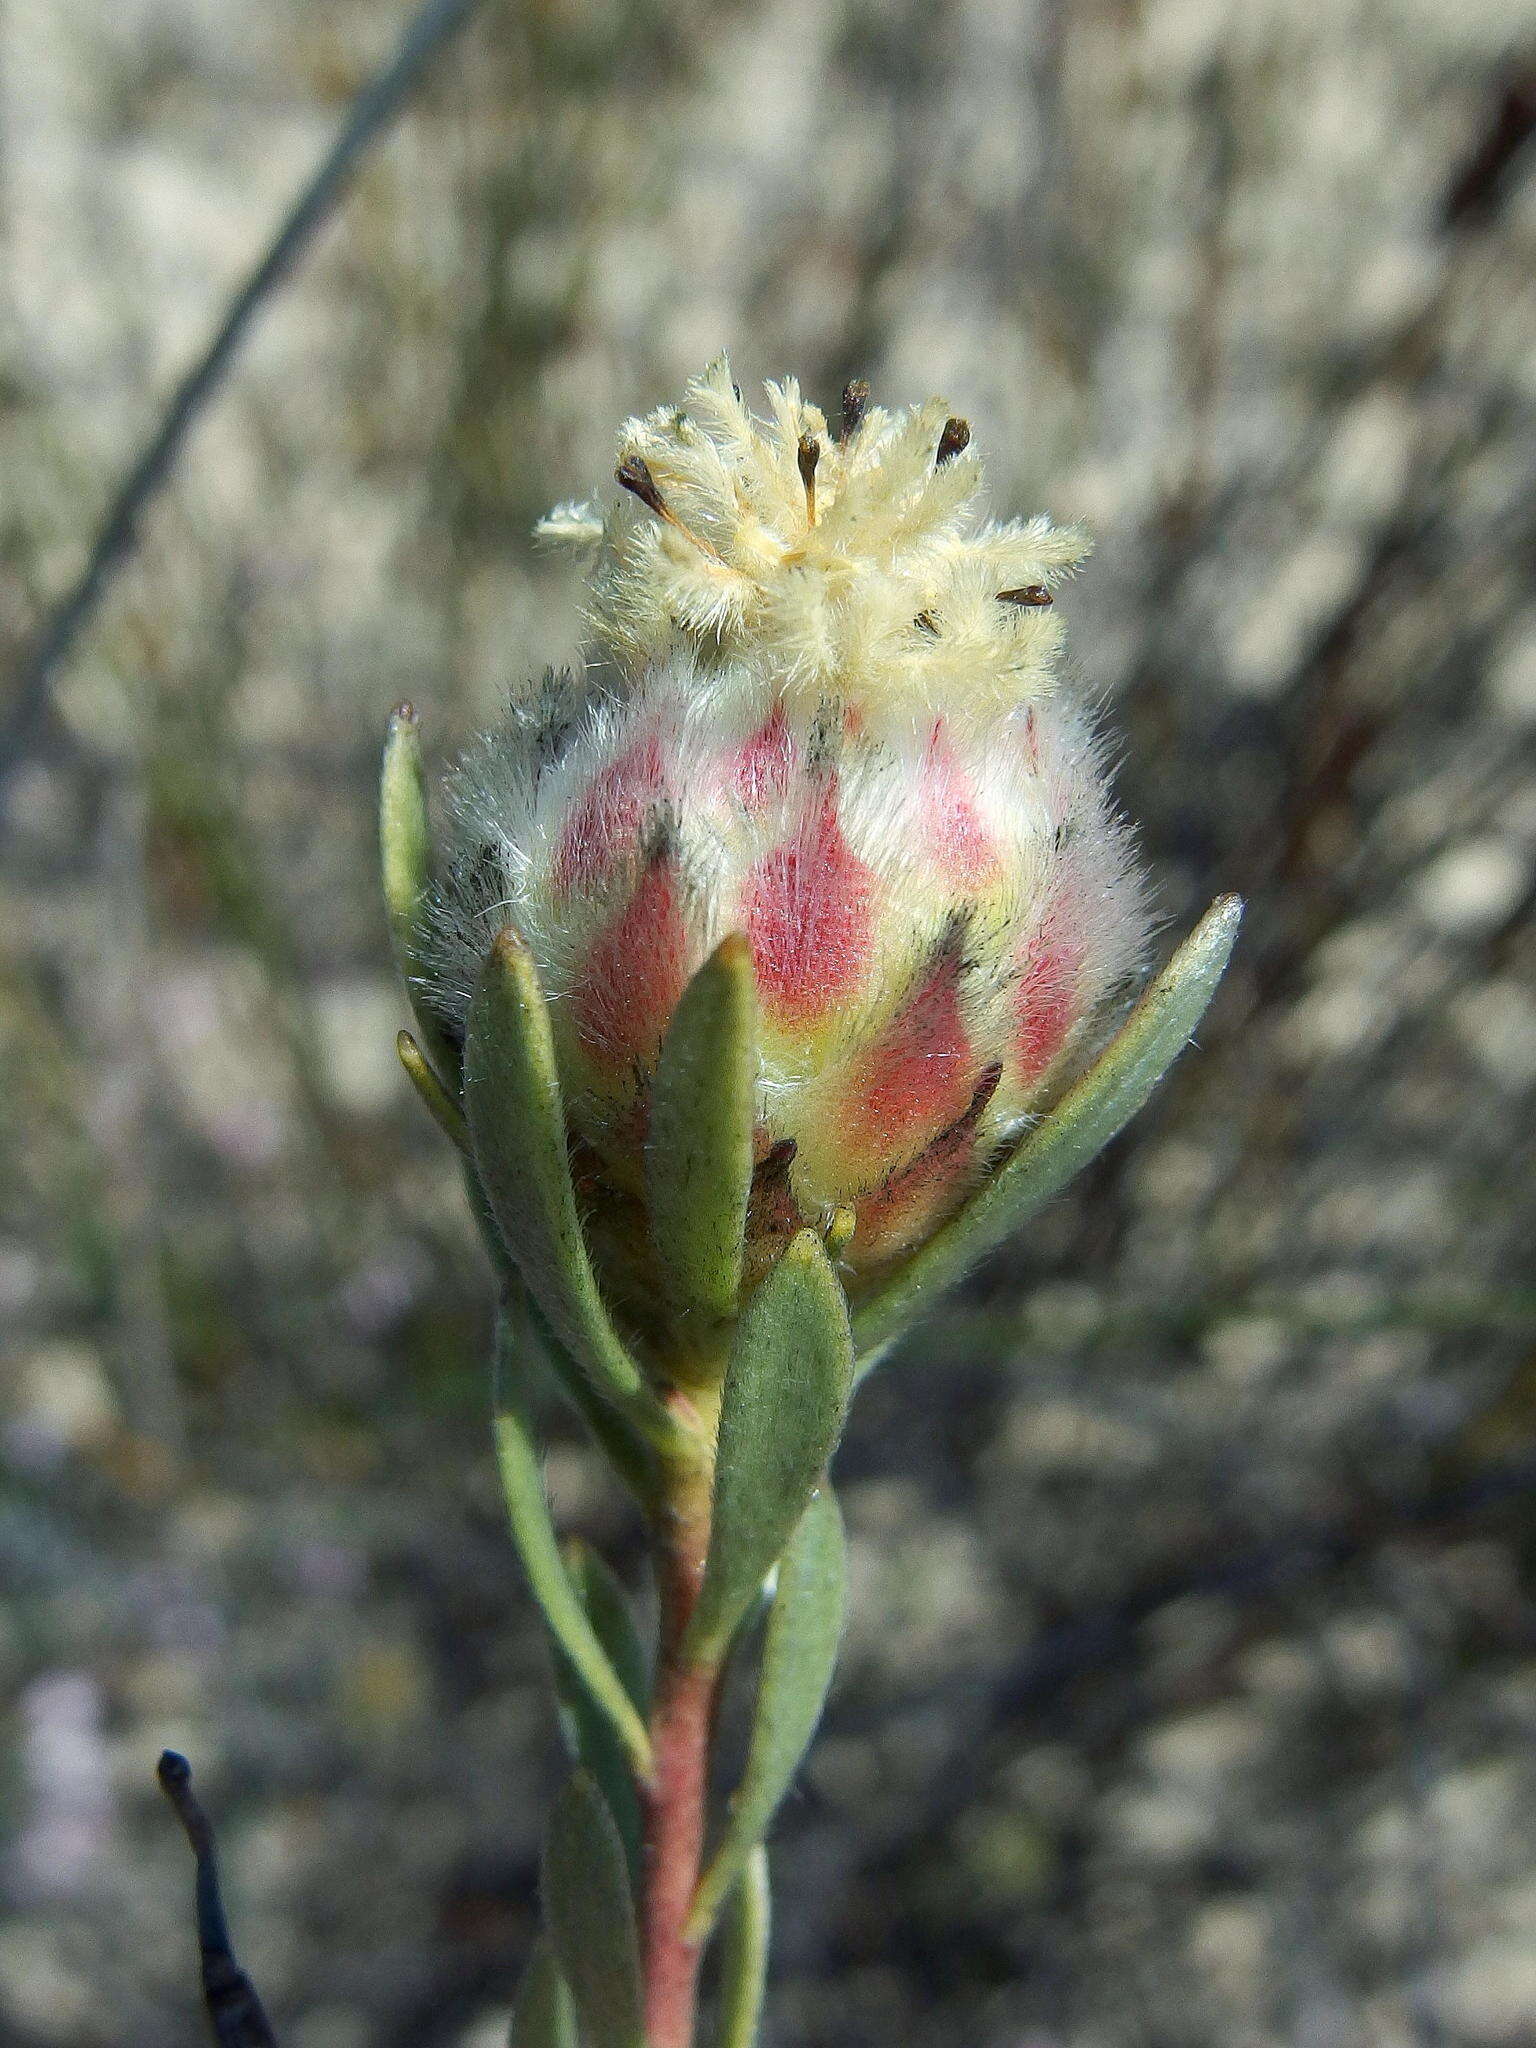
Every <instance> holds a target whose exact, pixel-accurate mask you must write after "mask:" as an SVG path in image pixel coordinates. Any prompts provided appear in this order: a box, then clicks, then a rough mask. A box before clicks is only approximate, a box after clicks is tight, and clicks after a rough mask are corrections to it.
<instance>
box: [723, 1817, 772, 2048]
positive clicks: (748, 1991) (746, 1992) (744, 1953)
mask: <svg viewBox="0 0 1536 2048" xmlns="http://www.w3.org/2000/svg"><path fill="white" fill-rule="evenodd" d="M771 1916H772V1902H771V1899H770V1895H769V1890H768V1853H767V1851H766V1850H765V1849H762V1848H757V1849H754V1850H753V1851H752V1854H751V1855H750V1856H749V1857H748V1858H747V1867H746V1869H745V1870H744V1871H743V1872H742V1873H741V1876H740V1878H739V1879H738V1880H737V1884H736V1889H735V1890H734V1891H733V1892H732V1893H731V1902H730V1905H729V1907H728V1908H727V1910H726V1916H725V1941H724V1943H723V1947H722V1954H721V1958H720V2029H719V2034H720V2048H753V2044H754V2042H755V2041H756V2040H757V2029H758V2026H759V2023H760V2022H761V2020H762V2015H763V1990H764V1987H765V1985H766V1982H767V1977H768V1928H769V1921H770V1919H771Z"/></svg>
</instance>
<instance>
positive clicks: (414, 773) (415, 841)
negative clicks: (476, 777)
mask: <svg viewBox="0 0 1536 2048" xmlns="http://www.w3.org/2000/svg"><path fill="white" fill-rule="evenodd" d="M379 865H380V868H381V869H382V872H383V878H384V907H385V909H386V910H387V911H388V913H389V938H390V945H391V947H392V949H393V951H394V956H395V965H396V967H397V968H398V969H399V971H400V976H401V979H402V980H403V981H404V983H405V986H406V992H407V993H408V995H409V996H410V999H411V1008H412V1010H413V1011H414V1012H415V1014H416V1021H417V1024H418V1025H419V1027H420V1030H421V1036H422V1043H423V1044H424V1045H425V1047H426V1050H427V1053H428V1055H429V1056H430V1058H431V1061H432V1063H433V1065H434V1066H435V1067H436V1068H437V1070H438V1072H439V1073H440V1074H446V1075H447V1076H448V1077H449V1079H450V1080H456V1079H457V1077H458V1071H459V1060H458V1053H457V1051H456V1050H455V1048H454V1046H453V1045H452V1043H451V1042H450V1040H449V1039H448V1038H447V1036H446V1035H445V1034H444V1032H443V1030H442V1027H441V1026H440V1025H439V1024H438V1022H437V1020H436V1019H435V1018H434V1017H433V1016H432V1015H431V1014H430V1013H429V1012H428V1011H426V1010H425V1009H424V1008H423V1006H422V1003H421V1000H420V989H419V979H420V975H421V971H422V962H421V958H420V945H421V914H422V911H423V909H424V907H425V904H426V900H427V892H428V889H429V887H430V885H431V880H432V834H431V827H430V825H429V822H428V818H427V785H426V777H425V776H424V774H423V773H422V766H421V727H420V725H419V724H418V723H417V719H416V714H415V712H414V711H413V710H412V709H411V707H410V705H409V704H401V705H400V706H399V707H398V708H397V709H396V710H394V711H393V712H391V713H390V719H389V731H388V735H387V737H386V739H385V741H384V765H383V770H382V772H381V774H380V777H379Z"/></svg>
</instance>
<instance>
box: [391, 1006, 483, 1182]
mask: <svg viewBox="0 0 1536 2048" xmlns="http://www.w3.org/2000/svg"><path fill="white" fill-rule="evenodd" d="M395 1051H396V1052H397V1053H398V1054H399V1056H400V1064H401V1066H402V1067H404V1069H405V1071H406V1073H407V1074H408V1075H409V1076H410V1080H411V1085H412V1087H413V1088H414V1089H415V1090H416V1093H417V1094H418V1095H419V1096H420V1097H421V1099H422V1101H423V1103H424V1104H425V1105H426V1109H427V1113H428V1115H429V1116H430V1117H431V1118H432V1121H433V1122H434V1123H435V1124H436V1125H437V1127H438V1129H439V1130H440V1131H441V1132H442V1133H443V1136H444V1137H445V1138H449V1139H451V1140H452V1142H453V1143H454V1144H455V1145H457V1146H458V1148H459V1150H460V1151H461V1152H463V1153H466V1154H467V1153H468V1151H469V1126H468V1125H467V1124H466V1123H465V1121H464V1112H463V1110H462V1109H460V1107H459V1105H458V1103H457V1102H456V1101H455V1100H454V1098H453V1097H452V1096H451V1095H450V1094H449V1093H448V1090H447V1089H446V1088H445V1087H444V1086H443V1084H442V1082H441V1081H440V1080H439V1079H438V1078H437V1075H436V1073H435V1072H434V1071H433V1069H432V1067H431V1065H430V1063H429V1062H428V1059H427V1056H426V1054H425V1053H424V1052H423V1051H422V1049H421V1047H420V1046H419V1045H418V1044H417V1043H416V1041H415V1039H414V1038H412V1036H411V1034H410V1033H409V1031H400V1032H397V1033H396V1034H395Z"/></svg>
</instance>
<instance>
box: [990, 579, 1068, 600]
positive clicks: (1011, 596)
mask: <svg viewBox="0 0 1536 2048" xmlns="http://www.w3.org/2000/svg"><path fill="white" fill-rule="evenodd" d="M997 601H998V603H999V604H1026V605H1046V604H1053V603H1054V602H1055V599H1054V598H1053V597H1052V596H1051V593H1050V592H1049V591H1048V590H1047V589H1046V587H1045V585H1044V584H1043V583H1026V584H1024V585H1023V587H1022V588H1021V589H1019V590H1000V591H999V592H998V593H997Z"/></svg>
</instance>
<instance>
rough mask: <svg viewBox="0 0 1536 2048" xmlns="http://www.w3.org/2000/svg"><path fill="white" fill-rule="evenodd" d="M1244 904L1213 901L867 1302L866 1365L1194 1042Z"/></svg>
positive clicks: (1105, 1137)
mask: <svg viewBox="0 0 1536 2048" xmlns="http://www.w3.org/2000/svg"><path fill="white" fill-rule="evenodd" d="M1242 909H1243V906H1242V904H1241V902H1240V901H1239V899H1238V898H1237V897H1236V896H1222V897H1219V898H1218V899H1217V900H1216V902H1215V903H1213V904H1212V905H1211V907H1210V909H1209V910H1208V911H1207V912H1206V914H1205V916H1204V917H1203V918H1202V919H1201V921H1200V923H1199V924H1198V925H1197V926H1196V927H1195V929H1194V931H1193V932H1192V933H1191V934H1190V936H1189V937H1188V938H1187V939H1186V940H1185V941H1184V943H1183V945H1182V946H1180V948H1179V950H1178V951H1177V953H1175V954H1174V956H1173V958H1172V960H1170V961H1169V963H1168V965H1167V966H1166V967H1165V968H1164V969H1163V972H1162V973H1161V974H1160V975H1159V976H1158V977H1157V979H1156V981H1154V982H1153V984H1152V986H1151V987H1150V988H1149V989H1148V990H1147V992H1146V994H1145V995H1144V996H1143V997H1142V998H1141V1001H1140V1002H1139V1003H1138V1004H1137V1005H1136V1007H1135V1009H1134V1010H1133V1011H1132V1012H1131V1014H1130V1016H1129V1017H1128V1018H1127V1019H1126V1021H1125V1023H1124V1024H1123V1025H1122V1026H1121V1028H1120V1030H1119V1031H1117V1032H1116V1034H1115V1036H1114V1037H1113V1038H1112V1039H1111V1040H1110V1042H1109V1044H1108V1046H1106V1048H1105V1049H1104V1051H1103V1052H1102V1053H1101V1054H1100V1055H1099V1057H1098V1059H1097V1060H1095V1061H1094V1063H1093V1065H1092V1066H1091V1067H1090V1068H1089V1069H1088V1071H1087V1073H1086V1074H1084V1075H1083V1076H1082V1078H1081V1079H1080V1080H1079V1081H1078V1082H1077V1083H1076V1085H1075V1086H1074V1087H1072V1088H1070V1089H1069V1090H1068V1091H1067V1093H1066V1095H1064V1096H1063V1097H1062V1100H1061V1101H1060V1103H1059V1104H1058V1105H1057V1107H1056V1108H1055V1109H1054V1110H1053V1111H1052V1112H1051V1114H1050V1115H1049V1116H1047V1117H1045V1118H1043V1119H1042V1120H1041V1122H1040V1123H1039V1124H1037V1125H1036V1126H1035V1128H1034V1129H1033V1130H1032V1131H1031V1132H1030V1133H1029V1135H1028V1137H1026V1138H1025V1139H1024V1140H1023V1142H1022V1143H1021V1144H1020V1145H1019V1146H1018V1147H1017V1148H1016V1150H1015V1151H1014V1152H1013V1153H1012V1154H1011V1156H1010V1157H1009V1158H1008V1159H1007V1160H1006V1161H1005V1162H1004V1163H1003V1165H1002V1166H1001V1167H1000V1168H999V1169H998V1170H997V1172H996V1173H994V1174H993V1175H992V1177H991V1179H989V1180H986V1181H984V1182H983V1183H982V1185H981V1187H980V1188H979V1189H978V1190H977V1192H976V1193H975V1194H974V1195H973V1196H972V1197H971V1199H970V1201H969V1202H967V1203H966V1205H965V1207H964V1208H963V1209H962V1210H961V1211H960V1213H959V1214H958V1215H957V1216H955V1217H954V1218H953V1219H952V1220H951V1221H950V1222H949V1223H946V1224H945V1225H944V1227H943V1228H942V1229H941V1230H939V1231H938V1232H936V1234H935V1235H934V1236H933V1237H931V1238H930V1239H929V1240H928V1242H927V1243H926V1244H925V1245H924V1246H923V1247H922V1248H921V1250H919V1251H917V1252H915V1253H914V1254H913V1256H912V1257H911V1258H910V1259H908V1261H907V1262H906V1264H905V1265H904V1266H902V1267H901V1268H900V1269H899V1270H898V1271H897V1272H896V1273H895V1274H894V1275H893V1277H892V1278H891V1279H890V1280H889V1281H888V1282H887V1283H886V1284H885V1285H884V1286H883V1287H881V1288H879V1289H878V1290H877V1291H876V1292H875V1293H873V1294H872V1295H870V1296H869V1297H868V1298H867V1299H866V1300H865V1301H863V1302H861V1303H860V1305H859V1308H858V1311H857V1313H856V1315H855V1317H854V1338H855V1341H856V1343H857V1345H858V1348H859V1353H860V1365H861V1368H862V1369H864V1370H867V1369H868V1367H869V1366H870V1365H872V1364H874V1363H875V1361H876V1359H877V1358H878V1356H879V1355H880V1353H881V1351H882V1350H883V1349H884V1348H885V1347H886V1346H887V1345H889V1344H891V1343H892V1342H894V1341H895V1339H896V1338H897V1337H899V1336H900V1335H901V1334H902V1332H903V1330H905V1329H906V1328H907V1326H908V1325H909V1324H910V1323H911V1322H912V1321H914V1320H915V1318H916V1317H917V1316H918V1315H920V1314H921V1313H922V1312H923V1310H924V1309H926V1308H928V1307H930V1306H931V1305H932V1303H933V1302H934V1300H935V1299H936V1298H937V1297H938V1296H939V1295H940V1294H942V1293H943V1292H944V1291H945V1289H947V1288H949V1287H952V1286H953V1285H954V1284H955V1282H956V1281H958V1280H960V1279H962V1278H963V1277H964V1275H965V1274H966V1273H967V1272H968V1271H969V1269H970V1268H971V1267H972V1266H973V1265H975V1263H976V1261H977V1260H978V1259H980V1258H982V1257H984V1256H985V1254H986V1253H987V1252H989V1251H992V1250H994V1249H995V1248H996V1246H998V1245H1000V1244H1001V1243H1002V1242H1003V1241H1004V1239H1005V1238H1008V1237H1010V1236H1012V1234H1013V1233H1014V1232H1015V1231H1016V1230H1019V1229H1020V1228H1022V1226H1023V1225H1024V1224H1025V1223H1027V1222H1028V1221H1029V1219H1030V1217H1031V1216H1033V1215H1035V1214H1036V1213H1037V1212H1038V1211H1039V1210H1040V1209H1042V1208H1043V1207H1044V1206H1045V1204H1046V1203H1047V1202H1048V1201H1050V1200H1051V1198H1052V1197H1053V1196H1054V1195H1057V1194H1059V1193H1060V1191H1061V1190H1062V1188H1064V1187H1065V1186H1066V1184H1067V1182H1068V1181H1069V1180H1071V1178H1072V1177H1073V1175H1074V1174H1076V1173H1078V1172H1080V1171H1081V1169H1082V1168H1083V1167H1085V1166H1086V1165H1087V1164H1088V1162H1089V1160H1091V1159H1092V1158H1093V1157H1094V1155H1095V1154H1096V1153H1098V1152H1100V1151H1102V1150H1103V1148H1104V1147H1105V1146H1106V1145H1107V1144H1108V1143H1109V1141H1110V1139H1111V1138H1113V1137H1114V1136H1115V1135H1116V1134H1117V1133H1118V1132H1119V1131H1121V1130H1122V1129H1123V1128H1124V1127H1125V1125H1126V1124H1128V1123H1129V1122H1130V1120H1131V1118H1132V1117H1133V1116H1134V1115H1135V1114H1136V1112H1137V1110H1139V1109H1140V1108H1141V1106H1142V1104H1143V1103H1144V1102H1145V1101H1146V1099H1147V1097H1148V1096H1149V1095H1150V1094H1151V1093H1152V1091H1153V1089H1154V1088H1155V1087H1156V1086H1157V1084H1158V1082H1159V1081H1161V1080H1162V1078H1163V1076H1164V1075H1165V1074H1166V1073H1167V1071H1168V1069H1169V1068H1170V1067H1171V1066H1172V1065H1173V1062H1174V1061H1175V1059H1177V1057H1178V1055H1179V1053H1180V1052H1181V1051H1182V1050H1183V1048H1184V1046H1185V1045H1186V1044H1187V1042H1188V1040H1189V1037H1190V1034H1191V1033H1192V1032H1193V1031H1194V1029H1195V1026H1196V1025H1197V1024H1198V1023H1199V1022H1200V1019H1201V1018H1202V1017H1203V1016H1204V1015H1205V1011H1206V1007H1207V1005H1208V1004H1209V1003H1210V1000H1211V997H1212V996H1213V995H1214V994H1215V993H1216V985H1217V983H1218V982H1219V981H1220V980H1221V977H1222V973H1223V971H1224V969H1225V968H1226V964H1227V961H1228V959H1229V957H1230V956H1231V952H1232V948H1233V945H1234V944H1235V943H1236V940H1237V927H1238V923H1239V921H1240V919H1241V917H1242Z"/></svg>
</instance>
